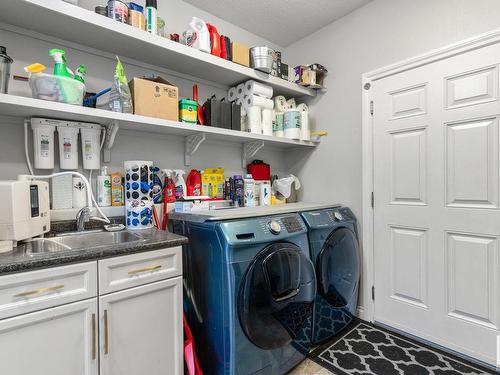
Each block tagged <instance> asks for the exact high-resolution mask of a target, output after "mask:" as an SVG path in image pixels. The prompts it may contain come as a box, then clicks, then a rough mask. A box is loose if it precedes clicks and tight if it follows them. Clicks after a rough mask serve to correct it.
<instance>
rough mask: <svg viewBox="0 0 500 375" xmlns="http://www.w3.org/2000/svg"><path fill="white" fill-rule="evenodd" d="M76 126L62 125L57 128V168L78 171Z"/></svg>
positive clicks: (78, 130)
mask: <svg viewBox="0 0 500 375" xmlns="http://www.w3.org/2000/svg"><path fill="white" fill-rule="evenodd" d="M79 132H80V128H79V127H78V126H74V125H70V124H67V123H66V124H63V125H58V126H57V133H58V134H59V167H60V168H61V169H78V133H79Z"/></svg>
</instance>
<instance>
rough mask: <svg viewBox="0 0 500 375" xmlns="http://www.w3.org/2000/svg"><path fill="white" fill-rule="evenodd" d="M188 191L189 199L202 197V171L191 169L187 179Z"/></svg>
mask: <svg viewBox="0 0 500 375" xmlns="http://www.w3.org/2000/svg"><path fill="white" fill-rule="evenodd" d="M186 190H187V195H188V196H189V197H199V196H200V195H201V173H200V171H197V170H196V169H191V171H190V172H189V174H188V176H187V179H186Z"/></svg>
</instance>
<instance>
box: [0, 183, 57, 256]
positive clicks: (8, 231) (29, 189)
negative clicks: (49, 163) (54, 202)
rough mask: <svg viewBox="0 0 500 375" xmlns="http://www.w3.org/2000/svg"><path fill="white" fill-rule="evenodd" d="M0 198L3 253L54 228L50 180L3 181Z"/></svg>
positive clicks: (0, 228)
mask: <svg viewBox="0 0 500 375" xmlns="http://www.w3.org/2000/svg"><path fill="white" fill-rule="evenodd" d="M0 197H1V198H0V252H4V251H10V250H12V248H13V247H15V246H16V242H17V241H21V240H25V239H27V238H31V237H36V236H39V235H42V234H44V233H47V232H48V231H50V204H49V184H48V182H46V181H34V180H30V179H22V178H20V179H19V180H13V181H0Z"/></svg>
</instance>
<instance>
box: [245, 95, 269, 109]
mask: <svg viewBox="0 0 500 375" xmlns="http://www.w3.org/2000/svg"><path fill="white" fill-rule="evenodd" d="M243 106H244V107H247V108H248V107H260V108H262V109H273V108H274V102H273V101H272V100H271V99H266V98H263V97H262V96H257V95H249V96H248V95H247V96H245V98H244V99H243Z"/></svg>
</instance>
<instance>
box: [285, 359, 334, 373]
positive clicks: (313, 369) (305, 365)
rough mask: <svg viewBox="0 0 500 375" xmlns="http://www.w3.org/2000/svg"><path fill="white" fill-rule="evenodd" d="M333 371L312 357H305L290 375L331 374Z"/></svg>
mask: <svg viewBox="0 0 500 375" xmlns="http://www.w3.org/2000/svg"><path fill="white" fill-rule="evenodd" d="M330 374H333V372H330V371H328V370H327V369H326V368H323V367H321V366H320V365H318V364H317V363H316V362H313V361H311V360H310V359H305V360H304V361H303V362H302V363H301V364H300V365H298V366H297V367H295V368H294V369H293V370H292V371H291V372H289V373H288V375H330Z"/></svg>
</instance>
